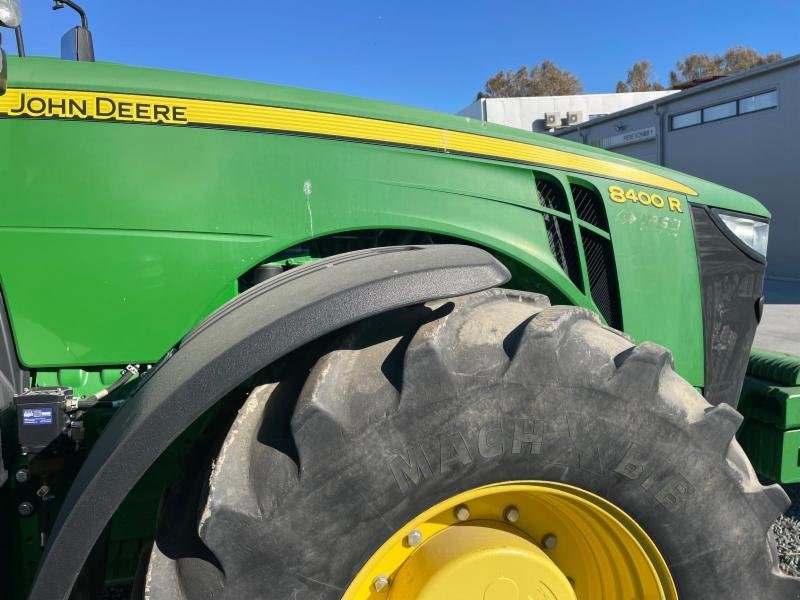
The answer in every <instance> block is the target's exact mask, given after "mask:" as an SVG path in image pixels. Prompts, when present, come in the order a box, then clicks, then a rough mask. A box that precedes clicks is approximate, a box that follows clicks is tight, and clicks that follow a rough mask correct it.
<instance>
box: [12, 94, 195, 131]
mask: <svg viewBox="0 0 800 600" xmlns="http://www.w3.org/2000/svg"><path fill="white" fill-rule="evenodd" d="M146 98H147V97H146V96H137V97H135V100H133V99H132V100H126V99H125V100H124V99H121V97H119V96H117V97H109V96H95V97H94V98H92V101H90V99H89V98H87V97H81V96H80V95H77V96H69V95H66V92H65V95H64V96H60V95H58V92H48V93H47V94H43V95H41V96H38V95H35V94H31V93H27V92H20V94H19V101H18V102H15V103H14V104H15V105H16V106H10V108H8V109H7V111H6V112H7V114H8V115H9V116H12V117H40V118H48V119H53V118H58V119H96V120H100V121H122V122H130V123H164V124H167V125H185V124H187V123H189V119H188V117H187V113H188V108H187V107H186V106H183V105H180V104H163V103H156V102H147V101H146Z"/></svg>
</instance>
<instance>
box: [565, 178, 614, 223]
mask: <svg viewBox="0 0 800 600" xmlns="http://www.w3.org/2000/svg"><path fill="white" fill-rule="evenodd" d="M570 187H571V188H572V199H573V200H575V212H577V213H578V218H579V219H580V220H581V221H586V222H587V223H589V224H590V225H594V226H595V227H599V228H600V229H602V230H603V231H608V219H607V218H606V210H605V207H604V206H603V199H602V198H601V197H600V196H598V195H597V193H596V192H595V191H593V190H590V189H587V188H585V187H582V186H580V185H575V184H574V183H573V184H572V186H570Z"/></svg>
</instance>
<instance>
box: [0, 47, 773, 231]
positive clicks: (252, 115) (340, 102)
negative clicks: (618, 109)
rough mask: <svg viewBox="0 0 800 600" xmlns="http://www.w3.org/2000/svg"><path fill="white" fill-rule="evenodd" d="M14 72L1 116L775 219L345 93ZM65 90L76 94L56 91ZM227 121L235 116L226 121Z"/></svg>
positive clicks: (505, 130)
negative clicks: (388, 149)
mask: <svg viewBox="0 0 800 600" xmlns="http://www.w3.org/2000/svg"><path fill="white" fill-rule="evenodd" d="M8 74H9V92H8V94H7V95H6V96H5V97H0V117H7V116H12V117H13V116H15V115H18V116H23V117H38V118H68V119H91V120H113V121H123V122H145V123H152V124H164V125H179V126H187V125H189V126H191V125H196V126H203V127H217V128H231V129H240V130H258V131H268V132H276V133H296V134H301V135H303V134H307V135H319V136H323V137H331V138H336V139H353V140H357V141H362V142H371V143H388V144H396V145H402V146H405V147H410V148H418V149H426V150H432V151H438V152H445V153H454V154H462V155H469V156H478V157H482V158H490V159H496V160H503V161H510V162H518V163H523V164H532V165H536V164H538V165H544V166H548V167H551V168H560V169H564V170H567V171H571V172H586V173H591V174H594V175H600V176H605V177H608V178H610V179H615V180H621V181H626V180H627V181H633V182H635V183H639V184H641V185H647V186H650V187H654V188H662V189H665V190H667V191H670V192H672V193H678V194H684V195H685V196H686V197H687V199H688V200H689V201H690V202H693V203H697V204H706V205H709V206H713V207H717V208H722V209H727V210H732V211H737V212H742V213H748V214H752V215H757V216H760V217H769V212H768V211H767V210H766V209H765V208H764V207H763V206H762V205H761V204H760V203H759V202H758V201H756V200H755V199H753V198H751V197H749V196H746V195H744V194H740V193H738V192H735V191H733V190H730V189H728V188H725V187H722V186H719V185H716V184H712V183H710V182H707V181H704V180H702V179H698V178H696V177H692V176H690V175H686V174H684V173H680V172H677V171H673V170H670V169H665V168H663V167H660V166H657V165H654V164H651V163H647V162H644V161H640V160H636V159H632V158H628V157H625V156H622V155H619V154H615V153H613V152H609V151H606V150H601V149H598V148H594V147H591V146H586V145H583V144H579V143H576V142H571V141H567V140H563V139H559V138H555V137H552V136H549V135H545V134H537V133H529V132H525V131H521V130H518V129H513V128H510V127H505V126H501V125H494V124H488V123H483V122H481V121H476V120H474V119H469V118H466V117H460V116H454V115H447V114H443V113H437V112H432V111H427V110H421V109H416V108H409V107H405V106H400V105H396V104H390V103H385V102H376V101H372V100H364V99H360V98H354V97H350V96H343V95H339V94H330V93H323V92H314V91H309V90H303V89H297V88H289V87H283V86H277V85H269V84H263V83H255V82H248V81H240V80H233V79H225V78H220V77H210V76H205V75H195V74H190V73H179V72H173V71H163V70H157V69H144V68H138V67H130V66H126V65H120V64H114V63H102V62H99V63H87V62H72V61H63V60H58V59H52V58H24V59H18V58H9V66H8ZM63 91H69V92H70V94H68V95H65V94H63V93H60V92H63ZM226 106H227V107H228V110H226V108H225V107H226ZM223 114H229V115H234V117H227V120H226V118H225V117H224V116H222V115H223ZM234 121H235V122H234Z"/></svg>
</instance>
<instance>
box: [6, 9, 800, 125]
mask: <svg viewBox="0 0 800 600" xmlns="http://www.w3.org/2000/svg"><path fill="white" fill-rule="evenodd" d="M22 5H23V9H24V11H25V25H24V26H25V37H26V43H27V47H28V48H27V49H28V53H29V54H35V55H57V54H58V49H59V38H60V35H61V33H63V32H64V31H66V30H67V29H68V28H69V27H70V26H73V25H75V24H76V23H77V17H76V15H75V14H74V13H72V11H70V10H68V9H64V10H62V11H60V12H56V13H53V12H52V11H51V10H50V6H51V5H52V2H50V0H22ZM83 6H84V7H85V8H86V10H87V12H88V15H89V23H90V26H91V29H92V32H93V34H94V39H95V46H96V50H97V57H98V59H100V60H109V61H117V62H124V63H128V64H133V65H142V66H150V67H160V68H166V69H177V70H184V71H192V72H198V73H210V74H214V75H223V76H228V77H237V78H243V79H252V80H258V81H268V82H272V83H279V84H286V85H293V86H299V87H305V88H313V89H320V90H325V91H332V92H340V93H344V94H351V95H355V96H362V97H367V98H376V99H380V100H389V101H392V102H399V103H402V104H409V105H414V106H420V107H424V108H431V109H434V110H440V111H445V112H455V111H457V110H459V109H460V108H462V107H464V106H466V105H467V104H469V103H470V102H471V101H472V100H473V99H474V97H475V94H476V92H477V91H478V90H479V89H481V87H482V86H483V82H484V81H486V79H487V78H488V77H489V76H491V75H492V74H494V73H495V72H497V71H498V70H499V69H507V68H512V69H516V68H517V67H519V66H520V65H522V64H526V65H530V64H534V63H538V62H541V61H542V60H543V59H551V60H553V61H555V62H556V63H557V64H558V65H560V66H561V67H563V68H567V69H569V70H571V71H572V72H574V73H575V74H576V75H578V77H579V78H580V79H581V81H582V82H583V85H584V88H585V91H587V92H609V91H613V90H614V86H615V84H616V82H617V80H619V79H624V78H625V74H626V71H627V69H628V68H629V67H630V65H632V64H633V63H634V62H636V61H637V60H641V59H645V58H647V59H650V60H651V61H652V62H653V64H654V67H655V71H656V74H657V75H658V76H659V77H660V78H661V79H662V81H666V80H668V74H669V70H670V68H672V67H673V66H674V63H675V60H676V59H678V58H680V57H682V56H684V55H686V54H688V53H690V52H721V51H723V50H725V48H727V47H729V46H732V45H737V44H740V45H745V46H751V47H754V48H756V49H757V50H759V51H761V52H774V51H779V52H782V53H783V54H784V55H785V56H788V55H791V54H796V53H798V52H800V36H798V34H797V28H798V25H800V2H797V0H772V1H766V2H760V3H753V2H743V1H741V0H728V1H727V2H720V1H716V0H714V1H706V2H702V3H701V2H696V1H694V2H690V1H687V0H673V1H672V2H642V1H641V0H639V1H627V0H626V1H622V2H614V3H611V2H586V1H567V2H562V1H559V0H552V1H550V2H539V1H536V0H528V1H527V2H525V1H509V2H497V1H495V2H491V1H488V0H485V1H483V2H477V1H473V0H464V1H459V2H456V1H448V2H445V1H437V0H428V1H427V2H422V1H418V0H408V1H405V2H397V1H395V2H387V1H382V0H373V1H372V2H356V1H354V0H343V1H338V2H335V1H329V2H320V1H317V0H313V1H312V0H309V1H305V2H277V1H274V0H262V1H256V0H250V1H245V0H217V1H214V2H212V1H210V0H193V1H190V0H131V1H128V2H122V1H121V0H83ZM609 7H613V8H609ZM4 39H5V47H6V49H7V50H8V49H12V50H13V49H14V45H13V40H12V38H11V37H9V35H8V32H6V35H5V36H4Z"/></svg>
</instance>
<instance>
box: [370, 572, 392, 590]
mask: <svg viewBox="0 0 800 600" xmlns="http://www.w3.org/2000/svg"><path fill="white" fill-rule="evenodd" d="M372 587H374V588H375V591H376V592H382V591H383V590H385V589H387V588H388V587H389V578H388V577H387V576H386V575H378V576H377V577H376V578H375V579H373V580H372Z"/></svg>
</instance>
